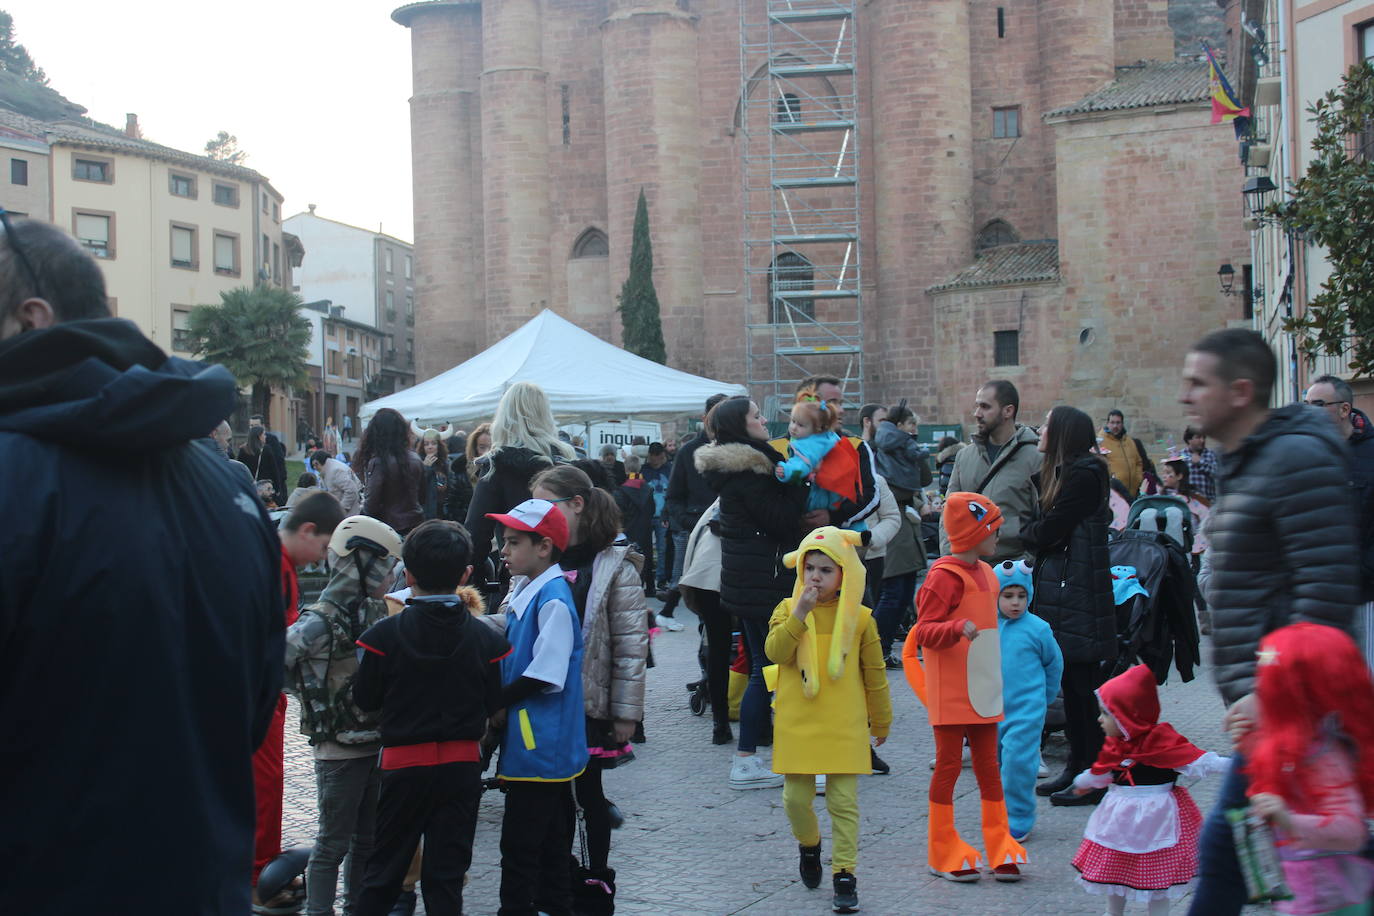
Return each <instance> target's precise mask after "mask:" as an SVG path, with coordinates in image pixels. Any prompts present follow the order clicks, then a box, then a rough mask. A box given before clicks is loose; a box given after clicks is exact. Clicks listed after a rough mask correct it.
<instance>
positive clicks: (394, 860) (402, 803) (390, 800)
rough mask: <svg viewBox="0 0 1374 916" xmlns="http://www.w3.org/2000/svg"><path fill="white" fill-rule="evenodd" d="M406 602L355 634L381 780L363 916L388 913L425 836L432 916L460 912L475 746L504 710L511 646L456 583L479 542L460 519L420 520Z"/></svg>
mask: <svg viewBox="0 0 1374 916" xmlns="http://www.w3.org/2000/svg"><path fill="white" fill-rule="evenodd" d="M402 558H403V559H404V561H405V568H406V583H407V584H408V585H409V586H410V589H411V598H410V599H409V600H408V601H407V602H406V608H405V610H403V611H401V613H399V614H397V615H395V616H393V617H387V618H385V619H384V620H380V621H378V622H377V623H376V624H374V625H373V626H372V627H371V628H369V629H368V630H367V631H366V632H364V633H363V635H362V636H361V637H360V638H359V639H358V646H359V647H360V648H361V649H362V650H363V652H362V662H361V663H360V665H359V667H358V674H357V678H356V680H355V681H354V683H353V699H354V702H355V703H357V704H358V706H359V707H361V708H362V709H366V710H373V709H376V710H380V717H379V718H380V731H381V734H382V743H383V748H382V787H381V794H380V798H379V800H378V804H377V832H376V848H375V850H374V852H373V854H372V859H371V861H369V863H368V866H367V875H366V877H365V878H364V884H363V892H362V894H361V895H360V897H361V899H360V900H359V902H358V904H357V905H356V906H355V907H354V913H355V914H356V916H386V914H387V913H389V912H390V911H391V907H392V904H394V903H395V902H396V897H397V894H398V893H399V892H400V889H401V882H402V880H403V879H404V878H405V874H406V869H407V868H408V867H409V865H410V862H411V859H412V857H413V856H414V855H415V849H416V846H417V844H418V843H419V842H420V838H421V837H424V841H425V855H424V862H423V865H422V866H421V872H420V887H421V890H422V891H423V892H424V897H425V911H426V912H427V913H430V914H432V916H450V914H452V916H458V914H460V913H461V912H462V910H463V876H464V874H465V873H466V872H467V870H468V866H469V865H470V864H471V863H472V841H473V834H474V833H475V831H476V828H477V805H478V801H479V800H480V799H481V796H482V764H481V763H480V759H481V751H480V750H479V747H478V742H479V741H480V740H481V738H482V736H483V734H484V732H485V731H486V727H487V720H488V718H489V717H490V716H491V715H492V714H493V713H494V712H496V710H497V709H499V708H500V707H501V705H502V704H501V665H500V661H501V659H502V658H504V657H505V656H506V654H507V653H508V652H509V651H510V646H509V645H508V644H507V643H506V641H505V640H504V639H503V638H502V637H501V636H500V635H498V634H497V633H496V631H495V630H494V629H493V628H491V627H489V626H487V625H486V624H484V623H483V622H482V621H480V620H478V619H477V617H478V616H480V615H481V614H482V611H483V607H482V599H481V597H480V596H479V595H478V593H477V592H476V591H475V590H474V589H471V588H460V586H462V585H463V583H465V582H467V580H468V576H470V575H471V574H472V566H471V565H470V564H471V558H472V543H471V541H470V540H469V538H468V534H467V532H466V531H465V530H464V529H463V528H462V526H460V525H458V524H457V523H456V522H449V521H442V520H439V519H435V520H433V521H429V522H425V523H424V524H422V525H420V526H418V527H417V528H416V529H415V530H414V531H412V532H411V533H410V535H409V536H408V537H407V538H406V540H405V546H404V548H403V549H402Z"/></svg>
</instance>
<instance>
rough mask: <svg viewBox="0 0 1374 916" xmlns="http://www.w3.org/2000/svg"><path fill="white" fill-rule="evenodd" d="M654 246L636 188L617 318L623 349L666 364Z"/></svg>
mask: <svg viewBox="0 0 1374 916" xmlns="http://www.w3.org/2000/svg"><path fill="white" fill-rule="evenodd" d="M653 274H654V248H653V244H652V243H651V242H650V241H649V204H648V202H647V201H645V199H644V189H643V188H640V189H639V203H638V204H637V205H636V206H635V227H634V236H633V238H632V240H631V242H630V276H629V277H628V278H627V279H626V280H625V285H624V286H622V287H621V288H620V305H619V309H620V318H621V321H622V323H623V324H624V328H625V331H624V338H625V349H626V350H629V351H630V352H631V353H633V354H635V355H636V356H642V357H644V358H645V359H651V360H653V361H654V362H656V363H665V364H666V363H667V361H668V354H667V351H666V350H665V349H664V346H663V322H662V320H661V318H660V315H659V309H658V292H657V291H656V290H655V289H654V276H653Z"/></svg>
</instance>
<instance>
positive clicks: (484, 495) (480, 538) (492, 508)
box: [463, 446, 553, 556]
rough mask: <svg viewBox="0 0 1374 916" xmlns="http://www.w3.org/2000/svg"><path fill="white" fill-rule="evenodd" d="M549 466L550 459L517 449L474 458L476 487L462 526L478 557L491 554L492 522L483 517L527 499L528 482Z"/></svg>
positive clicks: (502, 450) (521, 448)
mask: <svg viewBox="0 0 1374 916" xmlns="http://www.w3.org/2000/svg"><path fill="white" fill-rule="evenodd" d="M551 467H553V458H552V457H551V456H549V455H544V454H539V453H537V452H534V451H533V450H531V449H527V448H523V447H520V446H510V447H507V448H503V449H501V450H500V451H497V452H488V453H487V454H485V455H483V456H482V457H481V458H479V459H477V485H476V486H475V487H473V490H472V501H471V502H470V503H468V515H467V520H466V521H465V522H464V523H463V527H465V528H467V529H468V532H469V533H470V534H471V535H472V544H473V546H474V547H475V548H476V549H477V552H478V554H479V555H481V556H485V555H486V554H487V553H489V552H490V551H491V549H492V538H493V537H494V536H495V534H496V523H495V522H494V521H492V520H491V519H489V518H487V513H489V512H509V511H510V510H511V509H514V508H515V507H516V506H518V505H520V504H521V503H522V502H524V501H525V500H527V499H529V498H530V480H531V479H532V478H533V477H534V475H535V474H538V473H539V472H540V471H542V470H544V469H545V468H551Z"/></svg>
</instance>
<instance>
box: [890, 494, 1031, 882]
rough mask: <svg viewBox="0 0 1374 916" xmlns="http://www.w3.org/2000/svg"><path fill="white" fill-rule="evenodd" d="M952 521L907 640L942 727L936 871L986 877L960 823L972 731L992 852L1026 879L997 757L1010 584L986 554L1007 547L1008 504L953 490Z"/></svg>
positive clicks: (934, 720) (914, 673)
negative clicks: (1003, 608) (959, 793)
mask: <svg viewBox="0 0 1374 916" xmlns="http://www.w3.org/2000/svg"><path fill="white" fill-rule="evenodd" d="M944 525H945V531H946V533H947V534H948V535H949V544H950V550H951V553H950V554H949V555H948V556H943V557H941V558H940V559H938V560H936V561H935V562H934V563H933V564H932V565H931V567H930V572H929V573H928V574H927V575H926V580H925V582H924V583H923V584H922V586H921V590H920V591H919V592H918V593H917V595H916V626H914V627H912V628H911V631H910V632H909V633H908V634H907V638H906V643H905V645H904V646H903V647H902V667H903V669H904V671H905V673H906V677H907V681H908V682H909V683H910V684H911V686H912V689H913V690H915V691H916V695H917V696H918V697H920V698H921V700H922V701H923V702H924V703H925V704H926V709H927V711H928V712H929V714H930V724H931V726H932V727H933V728H934V729H935V772H934V774H932V776H931V777H930V820H929V824H928V828H927V829H928V844H927V855H928V861H929V865H930V872H931V874H933V875H937V876H939V877H941V878H945V879H946V880H949V881H977V880H978V879H979V878H980V877H982V873H981V872H979V870H978V867H977V866H978V860H979V854H978V851H977V850H975V849H974V848H973V847H972V846H970V845H968V844H967V843H965V842H964V841H963V840H962V839H961V838H960V837H959V833H958V831H957V830H955V829H954V784H955V783H956V782H957V781H958V779H959V771H960V769H961V767H962V762H963V761H962V757H963V745H964V742H965V740H967V742H968V746H969V750H970V751H971V753H972V755H973V772H974V775H975V776H976V777H977V778H978V794H979V795H980V796H981V797H982V814H983V843H984V846H985V851H986V854H987V862H988V864H989V865H990V866H991V867H992V872H993V877H994V878H996V879H997V880H998V881H1018V880H1020V878H1021V870H1020V868H1018V867H1017V866H1018V865H1019V864H1025V862H1026V851H1025V850H1024V849H1023V848H1021V844H1020V843H1017V842H1016V841H1015V840H1013V839H1012V838H1011V832H1010V830H1009V829H1008V826H1007V806H1006V802H1005V800H1004V798H1003V795H1002V775H1001V773H1000V771H999V769H998V765H997V723H998V722H1000V721H1002V718H1003V715H1002V660H1001V651H1000V649H1001V643H1000V641H999V637H998V633H997V593H998V591H999V590H1000V587H999V585H998V582H997V576H996V575H995V574H994V573H993V571H992V567H991V566H989V565H988V564H987V563H984V562H983V561H982V559H981V557H988V556H992V555H993V553H994V552H995V551H996V550H997V530H998V529H999V528H1001V527H1002V513H1001V510H999V509H998V508H997V504H996V503H994V502H993V501H992V500H990V499H988V498H987V497H986V496H982V495H979V494H977V493H951V494H949V496H948V498H947V499H946V500H945V509H944ZM918 650H919V651H920V654H921V658H919V659H918V658H917V652H918Z"/></svg>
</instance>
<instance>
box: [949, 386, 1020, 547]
mask: <svg viewBox="0 0 1374 916" xmlns="http://www.w3.org/2000/svg"><path fill="white" fill-rule="evenodd" d="M1020 408H1021V396H1020V394H1018V393H1017V391H1016V386H1015V385H1013V384H1012V383H1011V382H1008V381H1006V380H1004V379H994V380H993V381H990V382H987V383H986V384H984V385H983V387H981V388H979V389H978V394H977V397H976V399H975V401H974V407H973V422H974V424H975V425H976V426H977V430H976V432H975V433H974V435H973V441H972V442H971V443H970V444H969V447H968V448H965V449H961V450H960V452H959V455H958V457H957V458H955V459H954V472H953V473H952V474H951V475H950V478H949V492H950V493H956V492H966V493H981V494H983V495H984V496H986V497H987V498H988V499H990V500H992V501H993V502H994V503H996V504H997V508H999V509H1001V510H1002V519H1003V524H1002V529H1001V538H1000V539H999V540H998V542H997V553H995V554H993V556H992V557H990V558H988V562H990V563H992V564H994V565H996V564H997V563H1000V562H1002V561H1003V560H1016V559H1020V558H1021V557H1023V556H1025V555H1026V548H1025V547H1024V545H1023V544H1022V543H1021V526H1022V525H1024V524H1025V523H1026V522H1028V521H1030V519H1031V518H1032V517H1033V516H1034V514H1035V505H1036V501H1037V500H1038V499H1039V496H1040V494H1039V492H1038V491H1037V490H1036V488H1035V484H1034V483H1032V482H1031V475H1033V474H1035V473H1036V472H1038V471H1039V470H1040V461H1041V455H1040V452H1039V451H1038V450H1037V449H1036V445H1037V443H1038V442H1039V441H1040V437H1039V435H1038V434H1037V433H1036V432H1035V430H1033V429H1031V428H1030V427H1027V426H1022V425H1021V424H1020V423H1017V422H1016V413H1017V411H1018V410H1020ZM940 552H941V553H942V554H947V553H949V552H950V550H949V536H948V535H947V534H946V533H945V523H944V518H943V517H941V519H940Z"/></svg>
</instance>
